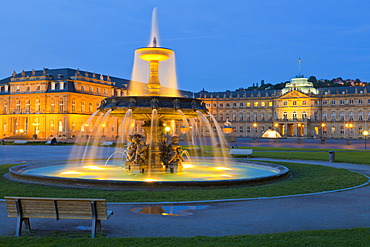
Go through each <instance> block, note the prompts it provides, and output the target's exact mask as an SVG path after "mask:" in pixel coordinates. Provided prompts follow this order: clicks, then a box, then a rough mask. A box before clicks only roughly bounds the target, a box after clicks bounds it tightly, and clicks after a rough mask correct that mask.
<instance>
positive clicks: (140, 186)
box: [7, 161, 290, 190]
mask: <svg viewBox="0 0 370 247" xmlns="http://www.w3.org/2000/svg"><path fill="white" fill-rule="evenodd" d="M236 162H237V163H242V164H248V165H258V166H263V167H268V168H270V169H274V170H277V171H279V172H278V173H277V174H273V175H269V176H263V177H254V178H242V179H230V180H212V181H153V182H146V181H119V180H97V179H81V178H63V177H51V176H42V175H35V174H32V175H31V174H24V173H22V172H21V171H22V170H25V169H27V168H38V167H46V166H55V165H62V164H55V163H50V162H48V163H43V164H42V163H41V164H40V163H38V164H31V163H28V164H21V165H17V166H13V167H11V168H9V173H8V174H7V178H8V179H9V180H11V181H16V182H23V183H29V184H40V185H48V186H56V187H66V188H85V189H107V190H145V189H150V190H161V189H177V188H178V189H187V188H206V187H211V188H214V187H221V188H222V187H228V186H237V185H246V186H248V185H258V184H264V183H268V182H274V181H278V180H280V179H283V178H286V177H288V176H289V175H290V173H289V169H288V168H287V167H285V166H283V165H277V164H273V163H264V162H254V161H253V162H252V161H243V162H241V161H236ZM63 164H64V163H63Z"/></svg>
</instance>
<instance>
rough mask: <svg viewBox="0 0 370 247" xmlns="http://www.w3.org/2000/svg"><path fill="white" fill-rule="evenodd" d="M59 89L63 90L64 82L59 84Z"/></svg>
mask: <svg viewBox="0 0 370 247" xmlns="http://www.w3.org/2000/svg"><path fill="white" fill-rule="evenodd" d="M59 89H60V90H64V82H63V81H61V82H59Z"/></svg>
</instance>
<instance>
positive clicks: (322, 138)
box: [321, 123, 326, 144]
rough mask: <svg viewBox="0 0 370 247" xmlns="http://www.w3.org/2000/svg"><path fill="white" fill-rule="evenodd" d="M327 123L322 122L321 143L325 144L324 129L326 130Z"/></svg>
mask: <svg viewBox="0 0 370 247" xmlns="http://www.w3.org/2000/svg"><path fill="white" fill-rule="evenodd" d="M325 126H326V124H325V123H321V144H325V138H324V130H325Z"/></svg>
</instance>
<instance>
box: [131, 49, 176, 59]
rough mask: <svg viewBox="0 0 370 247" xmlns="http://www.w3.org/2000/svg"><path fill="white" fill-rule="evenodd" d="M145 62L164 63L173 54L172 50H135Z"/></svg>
mask: <svg viewBox="0 0 370 247" xmlns="http://www.w3.org/2000/svg"><path fill="white" fill-rule="evenodd" d="M136 52H137V53H138V54H139V56H140V58H141V59H142V60H145V61H165V60H167V59H169V58H170V56H171V55H172V54H173V53H174V52H173V50H171V49H168V48H162V47H144V48H139V49H137V50H136Z"/></svg>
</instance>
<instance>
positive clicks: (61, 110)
mask: <svg viewBox="0 0 370 247" xmlns="http://www.w3.org/2000/svg"><path fill="white" fill-rule="evenodd" d="M63 105H64V104H63V100H62V99H60V100H59V112H63V108H64V106H63Z"/></svg>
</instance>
